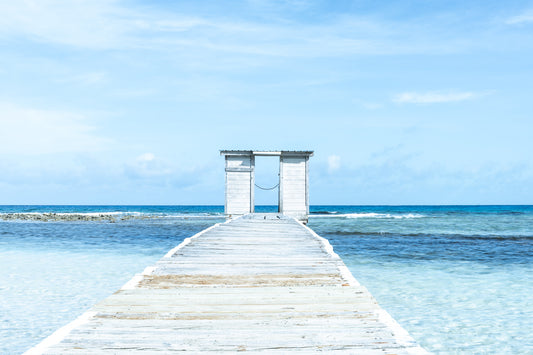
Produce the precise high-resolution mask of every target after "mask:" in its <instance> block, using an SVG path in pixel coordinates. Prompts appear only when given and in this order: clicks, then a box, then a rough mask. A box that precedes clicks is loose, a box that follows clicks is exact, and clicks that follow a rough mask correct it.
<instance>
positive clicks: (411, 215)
mask: <svg viewBox="0 0 533 355" xmlns="http://www.w3.org/2000/svg"><path fill="white" fill-rule="evenodd" d="M310 217H320V218H324V217H326V218H394V219H403V218H423V217H426V216H425V215H423V214H418V213H407V214H390V213H375V212H361V213H342V214H312V215H310Z"/></svg>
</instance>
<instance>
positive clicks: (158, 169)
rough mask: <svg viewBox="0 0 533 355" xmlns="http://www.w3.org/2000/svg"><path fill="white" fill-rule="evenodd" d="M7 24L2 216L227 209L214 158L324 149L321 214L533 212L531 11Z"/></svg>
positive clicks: (430, 9)
mask: <svg viewBox="0 0 533 355" xmlns="http://www.w3.org/2000/svg"><path fill="white" fill-rule="evenodd" d="M0 13H2V16H1V18H0V204H223V201H224V196H223V194H224V171H223V166H224V162H223V158H222V157H220V156H219V153H218V151H219V149H263V150H270V149H274V150H278V149H284V150H292V149H305V150H307V149H309V150H314V151H315V156H314V157H312V158H311V165H310V174H311V191H310V195H311V203H312V204H531V203H533V154H532V152H533V138H532V137H533V117H532V113H533V99H532V96H533V95H532V94H533V87H532V85H533V84H532V83H533V65H532V62H533V2H531V1H509V2H502V1H335V2H332V1H303V0H286V1H281V0H278V1H263V0H250V1H202V2H198V1H144V2H142V1H103V0H93V1H49V0H40V1H1V2H0ZM260 163H261V164H264V165H262V167H259V166H258V169H260V170H259V171H258V176H257V180H258V182H259V183H261V184H262V185H266V186H269V185H270V186H272V185H274V184H275V179H276V174H277V172H275V171H273V170H275V167H276V163H275V162H273V161H272V160H265V159H263V160H261V161H260ZM269 202H275V193H272V194H262V193H259V194H258V201H257V203H269Z"/></svg>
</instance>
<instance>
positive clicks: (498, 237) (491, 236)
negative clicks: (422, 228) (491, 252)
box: [325, 230, 533, 241]
mask: <svg viewBox="0 0 533 355" xmlns="http://www.w3.org/2000/svg"><path fill="white" fill-rule="evenodd" d="M325 233H326V234H327V235H338V236H368V237H372V236H375V237H383V238H387V237H391V238H395V237H412V238H448V239H468V240H508V241H513V240H532V241H533V235H496V234H487V235H479V234H431V233H429V234H428V233H392V232H362V231H346V230H338V231H327V232H325Z"/></svg>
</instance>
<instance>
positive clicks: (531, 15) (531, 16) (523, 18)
mask: <svg viewBox="0 0 533 355" xmlns="http://www.w3.org/2000/svg"><path fill="white" fill-rule="evenodd" d="M528 22H533V11H526V12H524V13H522V14H520V15H517V16H513V17H510V18H508V19H507V20H506V21H505V23H506V24H508V25H518V24H523V23H528Z"/></svg>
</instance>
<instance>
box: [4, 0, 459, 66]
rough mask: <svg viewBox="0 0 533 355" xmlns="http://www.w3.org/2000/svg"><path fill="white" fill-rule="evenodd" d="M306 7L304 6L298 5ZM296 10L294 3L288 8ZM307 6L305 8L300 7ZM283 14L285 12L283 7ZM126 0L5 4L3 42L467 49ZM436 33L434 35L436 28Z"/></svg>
mask: <svg viewBox="0 0 533 355" xmlns="http://www.w3.org/2000/svg"><path fill="white" fill-rule="evenodd" d="M297 2H298V3H300V1H297ZM288 4H290V6H291V7H293V6H294V4H293V2H292V1H291V2H288ZM301 4H302V6H303V5H305V4H306V3H305V2H301ZM276 6H277V7H278V10H279V9H282V8H283V7H284V6H288V5H287V4H286V5H283V4H281V3H278V4H276ZM155 8H156V7H135V6H125V5H124V4H123V3H122V2H120V1H104V0H95V1H87V2H79V1H75V2H68V3H65V2H60V1H56V0H41V1H38V2H30V1H11V2H3V3H1V4H0V13H2V14H3V16H2V17H1V18H0V36H1V35H4V36H15V37H18V36H22V37H27V38H30V39H32V40H36V41H40V42H47V43H54V44H61V45H67V46H74V47H81V48H89V49H114V50H116V49H119V50H120V49H131V48H138V49H157V50H165V51H177V52H179V53H181V55H183V52H184V51H183V49H187V50H189V51H190V50H192V49H196V50H200V51H215V52H219V53H224V54H228V53H236V54H246V55H253V56H268V57H298V58H300V57H301V58H309V57H311V58H312V57H321V58H323V57H335V56H345V55H359V54H364V55H376V54H377V55H388V54H394V53H420V52H443V51H445V52H447V51H450V50H453V51H456V50H458V49H460V48H468V43H466V42H465V39H464V37H461V38H457V39H454V38H450V37H449V36H447V35H446V36H445V35H443V33H444V31H440V30H439V28H438V26H435V25H434V24H432V26H429V25H428V24H427V23H424V22H419V23H414V22H409V23H406V22H401V21H400V22H399V21H396V22H394V21H383V20H379V19H377V18H373V17H363V16H357V15H343V16H336V17H335V16H334V17H332V18H329V19H327V20H324V21H320V22H305V21H299V20H297V19H294V18H288V19H283V20H280V19H276V17H273V18H272V19H265V20H262V21H254V20H253V18H250V19H246V17H244V16H239V14H236V15H235V16H234V17H233V18H231V17H228V16H223V17H222V16H216V15H189V14H187V13H185V12H180V11H179V10H177V11H176V10H175V11H164V10H165V9H164V8H159V9H157V10H156V9H155ZM434 27H435V28H436V29H433V30H431V29H432V28H434Z"/></svg>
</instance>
